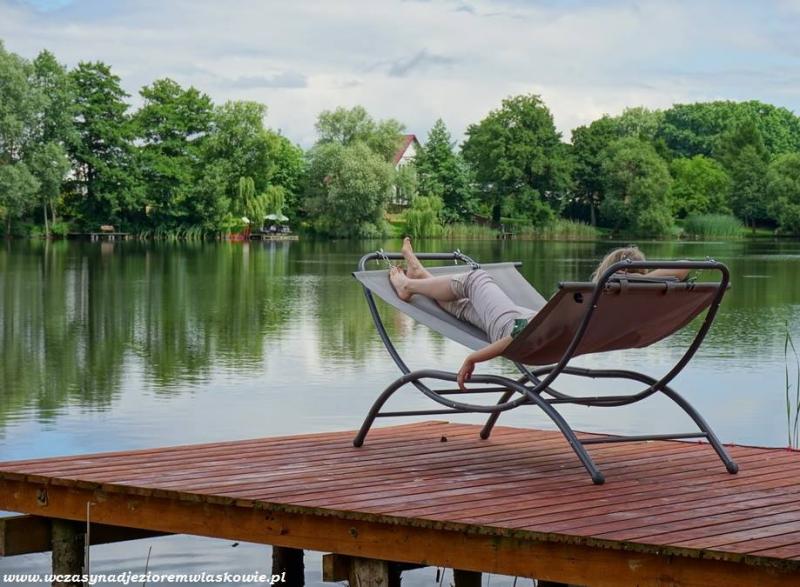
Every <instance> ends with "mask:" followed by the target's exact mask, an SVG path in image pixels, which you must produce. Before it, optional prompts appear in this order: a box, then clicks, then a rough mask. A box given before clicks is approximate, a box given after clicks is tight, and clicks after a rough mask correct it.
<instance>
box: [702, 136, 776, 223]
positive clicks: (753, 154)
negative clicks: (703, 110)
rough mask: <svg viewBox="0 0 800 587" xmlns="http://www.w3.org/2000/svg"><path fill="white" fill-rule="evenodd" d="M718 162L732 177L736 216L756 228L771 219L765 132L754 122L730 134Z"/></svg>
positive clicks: (723, 141)
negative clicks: (768, 206) (763, 133)
mask: <svg viewBox="0 0 800 587" xmlns="http://www.w3.org/2000/svg"><path fill="white" fill-rule="evenodd" d="M715 154H716V157H717V159H718V160H719V161H720V162H721V163H722V164H723V165H724V166H725V168H726V169H727V171H728V174H729V175H730V177H731V181H732V185H731V198H730V205H731V209H732V210H733V213H734V214H735V215H736V216H738V217H739V218H741V219H742V220H743V221H744V222H745V224H747V225H748V226H751V227H753V228H755V225H756V223H757V222H763V221H764V220H768V214H767V203H766V173H767V162H768V160H769V154H768V152H767V149H766V147H765V146H764V141H763V138H762V136H761V132H760V131H759V130H758V128H757V127H756V125H755V123H754V122H752V121H747V122H744V123H742V124H740V125H738V126H736V127H734V128H732V129H730V130H728V131H726V132H725V133H724V134H723V135H722V136H721V137H720V140H719V145H718V147H717V149H716V153H715Z"/></svg>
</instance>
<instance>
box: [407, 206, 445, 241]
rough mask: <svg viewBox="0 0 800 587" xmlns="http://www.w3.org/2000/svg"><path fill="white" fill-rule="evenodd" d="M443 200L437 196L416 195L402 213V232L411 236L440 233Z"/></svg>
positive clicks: (433, 235)
mask: <svg viewBox="0 0 800 587" xmlns="http://www.w3.org/2000/svg"><path fill="white" fill-rule="evenodd" d="M443 209H444V202H442V199H441V198H440V197H438V196H417V197H416V198H414V201H413V202H412V203H411V207H410V208H408V209H407V210H406V211H405V213H404V214H403V224H404V232H405V233H406V234H408V235H409V236H411V237H412V238H423V237H437V236H441V235H442V211H443Z"/></svg>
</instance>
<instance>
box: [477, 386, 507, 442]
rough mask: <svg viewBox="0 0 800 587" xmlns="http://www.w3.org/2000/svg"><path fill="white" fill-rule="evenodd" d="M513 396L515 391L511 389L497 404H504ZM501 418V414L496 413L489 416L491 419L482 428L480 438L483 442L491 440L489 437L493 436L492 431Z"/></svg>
mask: <svg viewBox="0 0 800 587" xmlns="http://www.w3.org/2000/svg"><path fill="white" fill-rule="evenodd" d="M512 395H514V391H513V390H511V389H509V390H508V391H507V392H505V393H504V394H503V395H501V396H500V399H499V400H497V403H498V404H502V403H505V402H507V401H508V400H509V399H511V396H512ZM499 417H500V412H494V413H493V414H491V415H489V418H487V420H486V424H484V425H483V428H481V433H480V436H481V438H482V439H483V440H486V439H487V438H489V436H491V435H492V429H493V428H494V425H495V424H496V423H497V419H498V418H499Z"/></svg>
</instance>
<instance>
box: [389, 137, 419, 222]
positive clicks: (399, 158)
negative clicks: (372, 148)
mask: <svg viewBox="0 0 800 587" xmlns="http://www.w3.org/2000/svg"><path fill="white" fill-rule="evenodd" d="M419 148H420V144H419V141H418V140H417V135H403V141H402V142H401V143H400V147H398V149H397V151H396V152H395V154H394V157H393V158H392V163H394V168H395V169H396V170H397V171H400V170H401V169H402V168H403V167H405V166H406V165H408V164H409V163H411V162H413V161H414V157H416V156H417V151H418V150H419ZM411 195H412V194H404V193H402V190H399V189H397V186H394V195H393V197H392V204H394V205H395V206H408V203H409V200H410V198H411Z"/></svg>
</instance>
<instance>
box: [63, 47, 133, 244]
mask: <svg viewBox="0 0 800 587" xmlns="http://www.w3.org/2000/svg"><path fill="white" fill-rule="evenodd" d="M70 76H71V78H72V82H73V84H74V87H75V95H76V101H75V119H74V124H75V130H76V132H77V140H76V142H75V143H74V144H70V145H68V149H69V155H70V158H71V159H72V160H73V162H74V165H75V178H74V179H73V181H72V182H71V184H72V185H71V188H72V189H71V192H72V193H71V195H70V198H69V200H68V206H69V210H70V212H71V213H72V214H73V215H74V216H75V217H76V219H77V220H78V221H79V223H80V224H82V225H83V226H85V227H87V228H91V229H93V230H97V225H99V224H109V223H110V224H114V225H115V226H118V227H119V228H122V229H125V228H129V227H131V226H133V225H136V224H139V223H141V221H142V219H143V218H144V212H145V209H144V189H143V185H142V183H141V181H140V176H139V173H138V168H137V164H136V163H137V161H136V158H135V151H134V147H133V142H132V140H133V137H134V132H133V125H132V124H131V121H130V118H129V117H128V114H127V112H128V104H127V103H126V102H125V98H127V96H128V95H127V94H126V93H125V92H124V91H123V89H122V87H121V86H120V79H119V77H117V76H116V75H114V74H113V73H111V68H109V67H108V66H107V65H106V64H104V63H100V62H94V63H87V62H81V63H80V64H78V67H77V68H76V69H74V70H73V71H72V72H70Z"/></svg>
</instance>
